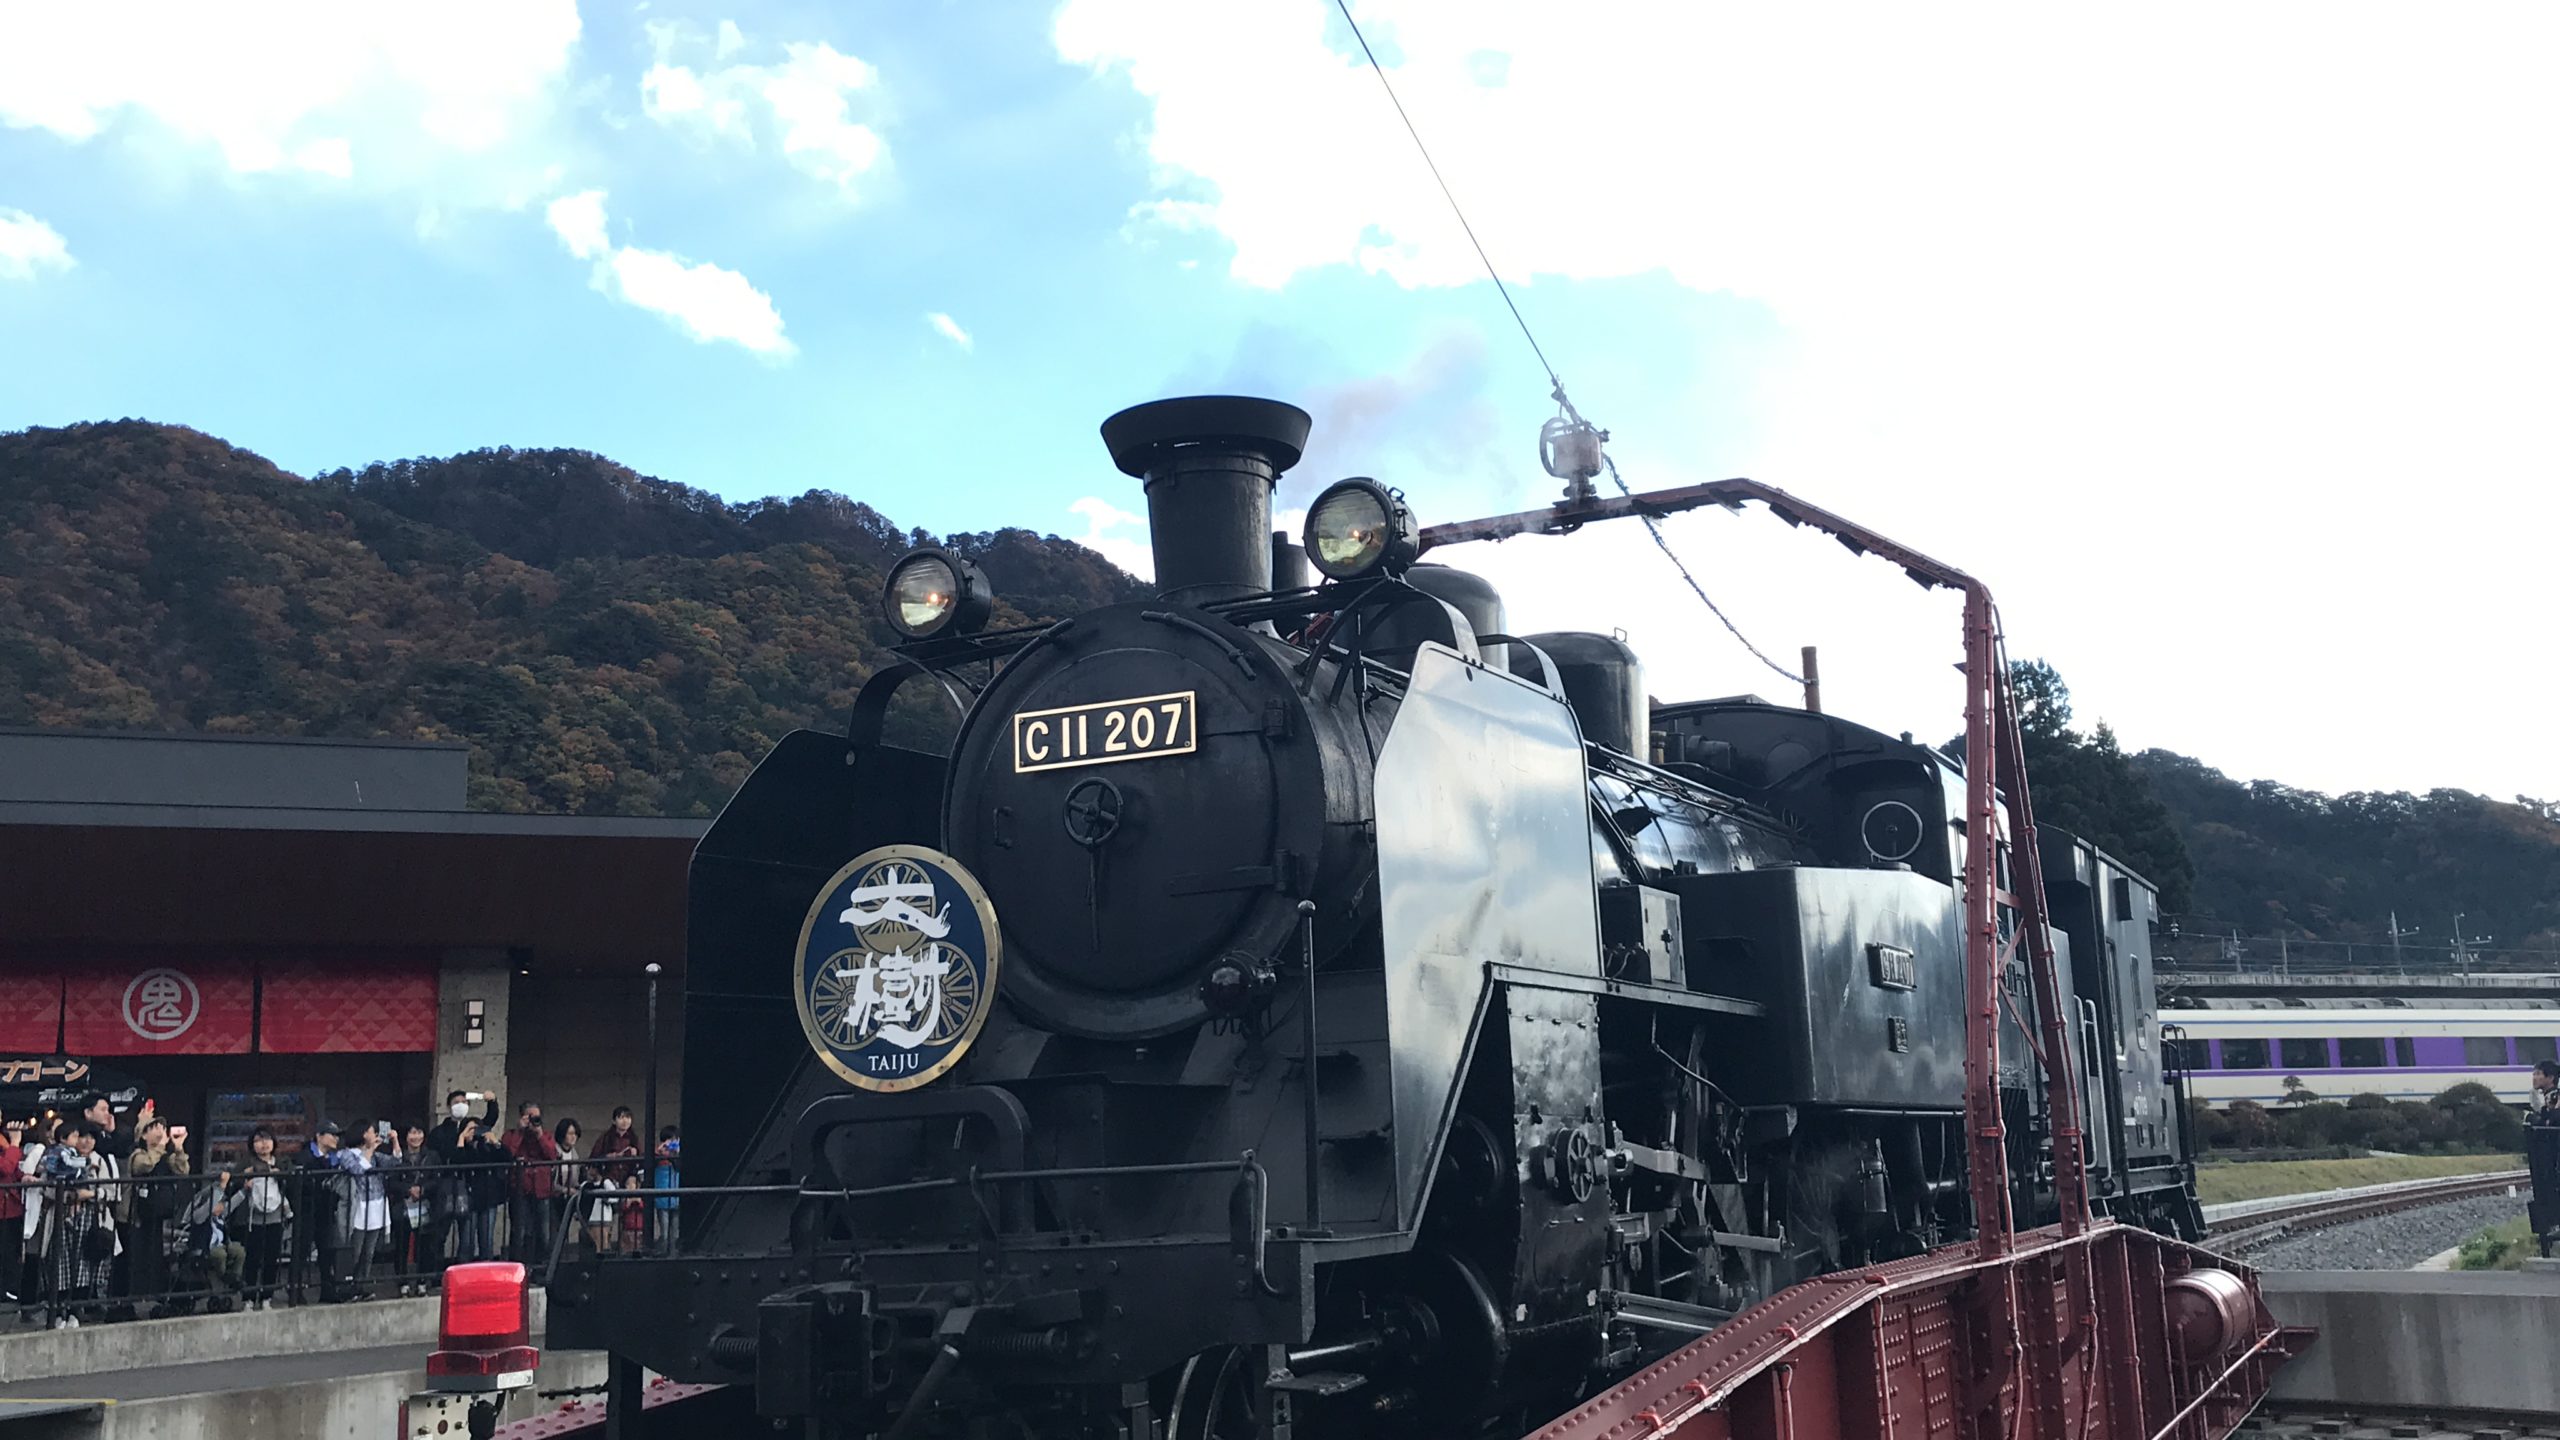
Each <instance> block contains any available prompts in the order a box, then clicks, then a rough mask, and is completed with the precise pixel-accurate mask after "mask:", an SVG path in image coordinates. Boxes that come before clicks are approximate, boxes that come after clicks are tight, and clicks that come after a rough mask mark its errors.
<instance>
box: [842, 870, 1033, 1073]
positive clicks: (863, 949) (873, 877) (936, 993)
mask: <svg viewBox="0 0 2560 1440" xmlns="http://www.w3.org/2000/svg"><path fill="white" fill-rule="evenodd" d="M1000 948H1001V939H1000V936H999V933H998V931H997V929H996V911H995V906H993V905H991V904H989V903H988V901H987V892H986V891H984V890H982V889H980V888H979V886H978V881H977V877H975V876H973V875H971V874H970V873H969V872H968V871H967V870H964V869H962V868H961V866H960V862H959V861H957V860H954V859H952V858H951V857H950V856H948V855H945V854H943V853H942V852H941V851H939V850H928V849H926V848H925V847H923V846H921V845H886V846H883V847H881V848H880V849H877V850H874V851H871V852H870V853H868V854H865V855H862V856H860V857H858V858H856V859H855V860H854V862H853V863H852V864H850V865H847V866H845V867H844V868H843V869H841V870H839V871H837V872H836V873H835V878H834V879H832V880H829V881H828V882H827V888H826V889H824V890H822V891H820V892H819V894H818V900H817V903H816V904H814V905H811V906H810V907H809V918H808V919H807V920H806V921H805V922H803V923H802V924H801V926H800V956H799V968H798V972H797V979H798V984H797V988H798V996H799V1004H800V1028H801V1030H802V1031H804V1032H806V1033H807V1035H808V1037H809V1044H810V1045H811V1046H812V1047H813V1048H815V1049H816V1050H817V1052H818V1058H819V1059H821V1060H824V1061H825V1062H827V1068H828V1069H831V1070H833V1071H835V1072H836V1073H837V1074H838V1075H841V1076H843V1077H844V1078H845V1079H847V1080H849V1081H851V1082H853V1083H854V1084H855V1085H858V1086H860V1087H862V1088H863V1089H865V1090H912V1089H914V1088H915V1087H916V1086H918V1085H922V1084H924V1083H926V1082H927V1081H930V1080H932V1079H933V1078H935V1077H936V1076H938V1075H940V1074H942V1072H944V1071H946V1070H948V1069H950V1068H951V1067H952V1066H954V1065H956V1064H958V1063H960V1057H961V1056H962V1055H965V1054H967V1053H968V1050H969V1046H970V1044H971V1043H972V1042H973V1041H975V1040H976V1039H977V1038H978V1030H979V1027H980V1026H982V1025H984V1024H985V1023H986V1019H987V1002H988V1001H989V1000H990V999H991V998H993V996H994V995H995V988H996V963H997V960H998V951H999V949H1000Z"/></svg>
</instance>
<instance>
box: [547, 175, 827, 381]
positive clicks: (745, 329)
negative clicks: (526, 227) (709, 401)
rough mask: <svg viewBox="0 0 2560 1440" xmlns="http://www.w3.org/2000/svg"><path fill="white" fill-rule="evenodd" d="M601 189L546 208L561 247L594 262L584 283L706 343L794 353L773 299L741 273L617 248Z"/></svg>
mask: <svg viewBox="0 0 2560 1440" xmlns="http://www.w3.org/2000/svg"><path fill="white" fill-rule="evenodd" d="M604 201H605V195H604V192H603V191H601V190H585V191H581V192H579V193H577V194H575V195H563V196H561V197H560V198H558V199H556V200H553V201H552V202H551V203H550V204H549V205H547V206H545V207H544V210H543V216H544V219H545V220H547V221H548V222H549V223H550V226H551V231H552V233H553V234H555V235H557V236H559V237H560V243H561V245H562V246H563V247H564V248H566V249H567V250H568V252H569V254H570V255H571V256H572V257H574V258H576V259H579V260H590V261H593V262H594V269H593V270H592V271H591V272H590V275H589V282H590V283H591V284H593V285H594V286H595V288H596V289H598V290H600V291H602V292H604V293H605V294H606V295H609V296H611V297H613V298H614V299H616V300H619V301H622V302H623V303H624V304H627V305H632V306H635V307H637V308H639V309H642V310H648V311H652V312H654V313H656V314H659V315H663V316H665V317H666V318H667V319H668V320H669V321H671V322H673V323H674V325H675V326H676V328H677V329H679V330H682V331H683V332H684V333H685V334H687V335H690V336H692V337H693V338H694V339H695V340H697V341H700V342H702V343H704V344H710V343H713V342H726V343H729V344H732V345H738V346H742V347H744V348H745V349H747V350H750V351H753V352H754V353H756V354H758V355H761V356H763V357H765V358H766V359H769V360H787V359H789V358H790V357H791V356H792V355H794V354H796V353H798V347H796V346H794V345H793V344H792V343H791V340H790V337H788V336H786V335H784V334H783V333H782V313H781V312H780V311H778V310H776V309H775V308H774V305H773V297H771V296H769V295H767V294H765V293H764V292H763V291H761V290H758V289H757V288H756V287H755V286H754V285H753V284H752V283H751V282H749V281H748V279H747V277H746V276H744V275H741V274H739V273H738V272H737V271H735V270H729V269H724V268H722V267H721V266H718V265H714V264H711V263H710V262H708V261H690V260H686V259H685V258H683V257H682V256H679V255H673V254H669V253H668V252H666V251H664V250H643V249H640V248H638V247H636V246H631V245H624V246H618V247H617V246H615V245H614V244H613V242H612V238H611V225H610V221H609V218H608V216H607V214H606V212H605V204H604Z"/></svg>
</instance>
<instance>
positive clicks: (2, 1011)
mask: <svg viewBox="0 0 2560 1440" xmlns="http://www.w3.org/2000/svg"><path fill="white" fill-rule="evenodd" d="M0 963H6V962H0ZM61 1033H62V971H61V968H60V967H58V966H56V965H54V964H53V963H52V962H51V961H47V962H45V963H44V964H42V965H39V966H30V967H27V968H23V969H0V1051H5V1052H8V1053H10V1054H14V1055H51V1054H53V1053H54V1041H55V1040H57V1039H59V1038H60V1037H61Z"/></svg>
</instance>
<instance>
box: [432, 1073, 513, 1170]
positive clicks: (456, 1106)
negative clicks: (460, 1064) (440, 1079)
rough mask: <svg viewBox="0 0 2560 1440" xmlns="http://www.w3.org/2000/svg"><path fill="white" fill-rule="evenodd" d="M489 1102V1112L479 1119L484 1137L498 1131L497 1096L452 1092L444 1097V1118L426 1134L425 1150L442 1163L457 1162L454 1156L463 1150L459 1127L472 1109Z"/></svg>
mask: <svg viewBox="0 0 2560 1440" xmlns="http://www.w3.org/2000/svg"><path fill="white" fill-rule="evenodd" d="M483 1100H486V1101H488V1102H489V1110H488V1113H487V1114H485V1115H482V1116H481V1117H480V1133H481V1134H483V1135H487V1134H489V1133H491V1132H492V1131H494V1130H496V1129H497V1128H498V1097H497V1096H495V1095H483V1094H481V1093H480V1092H479V1091H477V1090H454V1091H450V1092H448V1093H447V1094H446V1095H445V1097H444V1118H443V1119H442V1120H439V1121H437V1122H436V1128H434V1129H433V1130H430V1131H428V1132H427V1148H428V1149H429V1150H432V1151H434V1152H435V1155H436V1158H437V1160H438V1161H440V1162H441V1163H443V1164H446V1165H452V1164H457V1163H459V1162H458V1161H456V1160H455V1158H454V1156H455V1155H456V1154H457V1153H458V1152H460V1150H461V1149H462V1124H463V1122H464V1121H466V1120H469V1119H470V1118H471V1107H472V1106H474V1105H477V1104H479V1103H480V1102H481V1101H483Z"/></svg>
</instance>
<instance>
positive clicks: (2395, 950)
mask: <svg viewBox="0 0 2560 1440" xmlns="http://www.w3.org/2000/svg"><path fill="white" fill-rule="evenodd" d="M2417 933H2418V927H2417V926H2415V925H2412V926H2410V927H2409V928H2408V929H2406V930H2403V929H2401V928H2400V912H2399V911H2397V910H2394V911H2392V912H2391V968H2392V969H2394V970H2397V971H2399V972H2400V973H2401V974H2403V975H2406V974H2408V973H2409V967H2408V966H2406V965H2404V964H2402V963H2401V962H2400V941H2401V938H2402V937H2403V936H2408V935H2415V934H2417Z"/></svg>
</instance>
